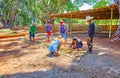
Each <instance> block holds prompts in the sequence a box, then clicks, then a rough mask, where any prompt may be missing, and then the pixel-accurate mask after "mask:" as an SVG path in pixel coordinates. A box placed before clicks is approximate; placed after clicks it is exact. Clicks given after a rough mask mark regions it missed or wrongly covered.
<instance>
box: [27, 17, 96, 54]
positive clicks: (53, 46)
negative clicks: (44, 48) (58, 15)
mask: <svg viewBox="0 0 120 78" xmlns="http://www.w3.org/2000/svg"><path fill="white" fill-rule="evenodd" d="M92 19H93V17H91V16H86V19H85V20H86V21H87V22H88V23H89V26H88V36H87V44H88V51H87V52H88V53H92V47H93V37H94V33H95V24H94V22H93V21H92ZM45 30H46V33H47V40H48V41H50V36H51V33H52V26H51V25H50V22H47V24H46V27H45ZM68 30H69V28H68V26H67V25H66V24H65V23H64V22H63V20H61V21H60V25H59V31H60V36H61V37H60V36H59V37H58V38H55V39H54V40H52V41H51V43H50V45H49V52H50V54H53V55H58V51H59V48H60V46H61V43H62V41H61V38H64V41H65V42H64V43H65V44H66V43H67V32H68ZM35 31H36V23H34V25H32V26H30V28H29V34H30V41H31V43H32V44H33V43H34V40H35V39H34V37H35V35H34V34H35ZM82 46H83V43H82V41H81V40H80V39H79V38H77V37H73V39H72V42H71V45H70V48H72V49H77V50H81V48H82Z"/></svg>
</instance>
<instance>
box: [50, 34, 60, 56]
mask: <svg viewBox="0 0 120 78" xmlns="http://www.w3.org/2000/svg"><path fill="white" fill-rule="evenodd" d="M61 44H62V37H60V36H58V38H55V39H53V40H52V42H51V43H50V45H49V52H50V54H53V55H58V51H59V49H60V46H61Z"/></svg>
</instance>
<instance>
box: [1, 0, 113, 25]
mask: <svg viewBox="0 0 120 78" xmlns="http://www.w3.org/2000/svg"><path fill="white" fill-rule="evenodd" d="M84 3H87V4H89V5H92V6H93V8H98V7H101V6H107V5H109V4H111V3H110V0H0V18H1V21H2V23H3V24H4V27H8V26H10V25H29V24H31V23H32V22H38V23H43V24H45V23H46V22H47V21H49V22H51V23H54V20H55V19H54V18H50V17H49V16H50V15H51V14H58V13H64V12H65V11H66V12H69V11H77V10H79V8H80V6H82V5H83V4H84Z"/></svg>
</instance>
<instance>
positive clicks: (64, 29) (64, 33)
mask: <svg viewBox="0 0 120 78" xmlns="http://www.w3.org/2000/svg"><path fill="white" fill-rule="evenodd" d="M59 30H60V34H61V36H62V37H63V38H64V40H65V43H66V42H67V32H68V27H67V26H66V24H65V23H64V22H63V20H61V21H60V26H59Z"/></svg>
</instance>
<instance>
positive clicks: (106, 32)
mask: <svg viewBox="0 0 120 78" xmlns="http://www.w3.org/2000/svg"><path fill="white" fill-rule="evenodd" d="M105 28H106V29H105V30H106V31H105V32H106V33H107V19H106V27H105Z"/></svg>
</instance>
